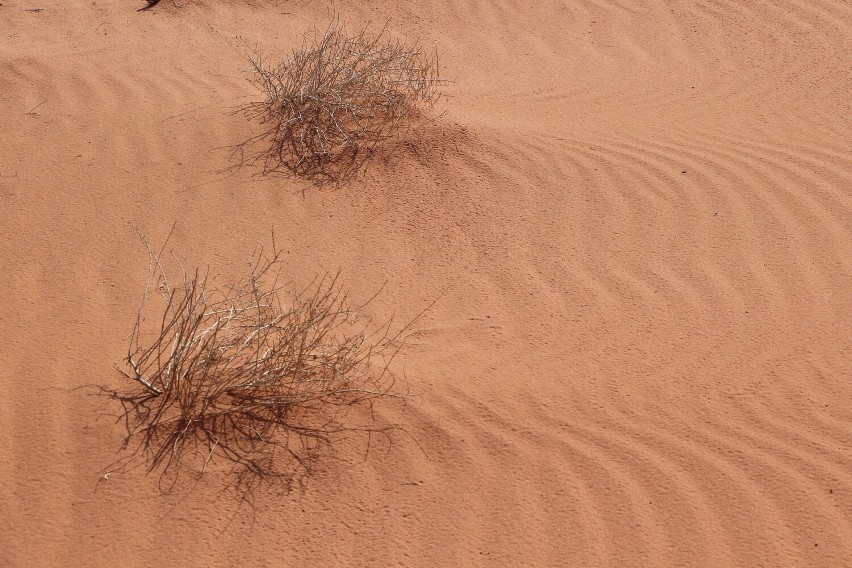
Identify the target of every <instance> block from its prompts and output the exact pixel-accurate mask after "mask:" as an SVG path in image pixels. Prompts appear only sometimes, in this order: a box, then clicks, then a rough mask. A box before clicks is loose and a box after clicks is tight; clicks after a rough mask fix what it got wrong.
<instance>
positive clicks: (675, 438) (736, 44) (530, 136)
mask: <svg viewBox="0 0 852 568" xmlns="http://www.w3.org/2000/svg"><path fill="white" fill-rule="evenodd" d="M136 4H142V3H141V2H138V3H136ZM344 4H345V5H344ZM135 7H139V6H136V5H135V4H134V3H133V2H118V1H98V2H91V3H89V2H86V3H75V2H67V3H58V2H46V1H39V0H32V1H26V2H24V1H20V0H4V1H3V2H2V4H0V133H2V134H0V156H2V160H0V232H2V239H0V259H2V264H3V271H2V277H0V293H1V294H2V316H0V397H2V404H0V479H2V480H3V481H2V483H0V565H2V566H16V567H17V566H60V565H65V566H113V565H121V566H154V565H169V566H232V565H241V566H332V565H348V566H393V565H400V566H437V565H441V566H476V565H479V566H526V565H528V566H844V565H852V381H850V378H852V345H850V334H849V321H850V320H852V294H850V290H852V153H850V148H852V108H850V106H852V105H850V101H852V97H850V93H852V72H850V71H852V50H850V46H852V4H850V3H849V2H844V1H842V0H813V1H804V0H777V1H773V2H769V1H766V0H752V1H748V2H736V1H733V0H689V1H676V0H636V1H634V2H627V1H616V0H578V1H564V2H562V1H556V0H544V1H541V2H523V1H521V0H493V1H473V0H461V1H454V2H449V1H446V0H417V1H414V2H404V3H394V2H388V1H380V2H346V3H337V8H338V9H340V10H341V14H340V15H341V18H342V19H343V20H344V21H346V22H348V23H350V24H351V25H359V24H363V23H366V22H369V21H372V22H383V21H385V20H389V22H390V23H389V30H390V31H391V32H392V33H394V34H399V35H401V36H404V37H409V38H412V39H413V38H420V39H421V41H422V42H423V43H424V44H425V45H428V46H434V47H435V48H436V49H438V51H439V53H440V55H441V61H442V65H443V69H444V74H445V76H446V77H447V78H451V79H453V80H455V83H454V84H453V85H451V86H450V88H449V94H450V95H451V97H450V98H448V100H446V101H445V102H444V103H443V107H442V108H445V109H446V110H447V113H446V114H445V115H444V116H443V117H442V118H441V119H439V121H438V122H437V124H436V125H435V126H434V127H433V128H431V129H430V130H429V131H428V132H427V134H425V135H424V136H423V137H422V138H420V139H418V140H416V141H413V142H412V143H411V144H409V145H407V146H406V147H404V148H403V150H402V151H401V152H400V154H399V156H398V157H397V159H396V161H395V162H393V163H391V164H388V165H382V164H376V165H375V166H374V167H373V168H371V169H370V170H369V172H368V175H367V176H366V178H365V179H364V180H361V181H359V182H357V183H354V184H352V185H348V186H345V187H343V188H341V189H339V190H335V191H326V190H323V191H315V190H312V189H311V188H310V186H307V185H306V184H304V183H302V182H299V181H298V180H293V179H287V178H274V179H272V178H267V179H262V178H258V177H256V176H254V175H253V172H252V171H251V169H250V168H244V169H242V170H239V171H237V172H235V173H233V172H231V173H227V172H224V171H223V170H224V169H225V168H226V167H227V166H228V165H229V163H231V162H229V155H228V152H227V151H226V150H225V149H223V148H224V147H226V146H228V145H231V144H236V143H239V142H241V141H243V140H244V139H246V138H247V137H248V136H250V135H251V133H252V131H253V130H252V129H253V128H255V127H253V126H252V125H250V124H248V123H247V122H246V121H245V120H244V119H243V118H242V117H241V116H239V115H234V114H232V112H231V111H232V110H233V109H234V108H235V107H237V106H239V105H240V104H243V103H244V102H246V101H248V100H251V98H252V97H255V96H257V93H256V92H255V91H254V90H253V88H252V87H251V85H250V84H249V83H248V82H247V81H246V78H245V75H244V74H243V70H245V69H246V68H247V67H248V66H247V64H246V61H245V60H244V59H243V58H242V57H241V55H240V53H239V50H238V49H234V46H239V45H240V41H241V38H242V39H244V40H245V41H247V42H250V43H252V44H254V43H256V44H257V45H258V46H259V47H261V48H262V49H265V50H266V51H267V52H268V53H270V55H272V56H282V55H283V54H285V53H286V52H287V50H288V49H290V48H292V47H294V46H296V45H298V44H299V42H300V38H301V34H302V33H303V32H305V31H306V30H309V29H311V28H312V27H313V26H315V25H322V24H323V23H324V22H326V21H327V20H328V10H329V9H330V4H326V3H324V2H269V3H265V2H260V1H255V2H238V1H236V0H228V1H222V2H218V1H217V2H214V1H212V0H210V1H205V2H200V1H199V2H187V3H186V5H185V6H184V7H183V8H181V9H177V8H175V7H174V6H173V4H172V3H171V2H169V1H167V0H164V1H163V2H160V4H159V5H158V6H157V7H156V8H154V9H153V10H150V11H148V12H143V13H137V12H135V10H134V8H135ZM34 9H40V11H34ZM305 188H307V189H308V191H306V192H305V193H304V194H302V192H301V190H302V189H305ZM127 221H130V222H131V223H134V224H136V225H137V226H139V228H140V229H141V230H142V231H144V232H145V233H146V234H147V235H149V237H150V238H151V239H152V240H153V241H155V242H159V241H161V240H162V239H163V238H165V235H166V234H167V233H168V231H169V228H170V227H171V226H172V224H174V223H175V222H177V226H176V230H175V233H174V236H173V240H172V244H173V246H174V248H175V250H177V251H179V252H181V253H182V254H183V255H184V256H185V258H186V259H188V261H189V262H193V263H206V262H210V263H213V264H214V265H216V266H217V267H218V269H221V270H222V271H223V272H229V271H236V270H238V269H239V263H240V262H242V259H244V258H245V256H246V255H247V254H249V253H250V252H251V250H253V249H254V247H255V246H256V245H258V244H264V243H266V242H267V240H268V235H269V231H270V230H272V229H274V230H275V233H276V238H277V239H278V242H279V243H283V247H284V249H285V250H286V251H287V252H286V255H285V257H286V259H287V261H288V263H289V264H290V266H292V271H293V277H294V279H296V280H297V281H304V280H305V279H307V278H309V277H310V276H311V275H312V274H314V273H315V272H316V271H318V270H322V269H324V268H325V269H331V270H335V269H337V268H338V267H340V269H341V270H342V277H343V279H344V281H345V282H346V284H347V286H348V287H349V288H351V289H352V290H353V293H354V294H355V295H356V296H358V297H362V298H366V297H368V296H369V295H370V294H371V293H372V292H373V291H375V290H376V289H377V288H378V287H379V286H381V284H382V283H383V282H387V285H386V287H385V291H384V293H383V294H382V296H380V298H379V299H378V300H377V301H376V302H375V303H374V304H372V306H371V309H372V310H373V311H374V314H375V315H376V316H377V317H385V316H388V315H390V314H391V313H394V312H395V313H397V314H398V315H399V317H400V318H402V319H405V318H406V317H412V316H414V315H415V314H416V313H417V312H418V311H419V310H420V309H422V308H423V307H424V306H426V305H428V304H429V303H430V302H431V301H432V300H434V299H435V298H437V297H439V296H440V300H439V301H438V302H437V303H436V305H435V306H434V307H433V308H432V309H431V310H430V311H429V312H428V313H427V314H426V316H425V317H424V319H423V320H422V321H421V322H420V324H419V331H418V332H417V333H416V334H415V335H414V336H413V337H412V338H411V340H410V342H409V344H408V346H407V347H406V348H405V350H404V352H403V353H402V354H401V361H404V363H405V372H406V374H407V376H408V380H409V383H410V385H411V388H412V390H413V391H415V392H416V393H417V394H418V396H417V397H415V398H414V399H413V400H412V402H411V403H410V405H409V407H408V409H407V410H406V411H405V412H404V413H402V414H394V412H393V410H392V409H388V410H387V412H388V413H389V415H388V416H387V419H388V420H393V421H395V422H397V423H400V424H402V425H403V426H405V427H406V429H407V430H408V431H409V432H410V434H411V435H412V437H413V438H414V439H416V440H417V443H419V445H420V446H421V447H422V451H421V450H420V448H418V446H417V444H415V443H413V442H411V441H410V440H409V439H408V438H406V437H404V436H403V437H398V438H397V441H396V443H395V444H394V445H393V447H391V448H390V451H389V452H387V454H386V453H385V451H384V449H386V448H382V449H380V450H379V451H376V452H374V453H373V454H371V455H370V456H369V459H367V460H366V461H364V462H360V461H358V460H357V459H356V460H354V461H353V460H349V461H346V462H344V463H347V464H349V465H346V466H343V465H339V464H338V462H329V463H327V464H326V467H325V468H324V470H323V472H321V473H320V474H318V475H317V476H315V477H313V478H311V479H309V480H307V484H306V486H305V489H304V492H295V493H293V494H291V495H289V496H280V495H279V496H276V495H267V494H262V495H261V494H259V495H257V498H256V499H255V501H254V505H253V507H248V506H243V507H242V508H240V509H236V505H233V504H232V503H230V502H229V501H228V500H227V498H221V497H220V496H219V493H218V491H219V489H218V488H220V485H221V484H222V483H224V482H225V481H226V480H224V479H221V478H217V477H216V475H215V474H211V475H210V476H209V478H207V481H206V482H205V483H204V484H202V486H200V487H198V488H196V490H195V491H193V492H192V493H189V494H185V495H161V494H160V493H159V492H158V490H157V487H156V480H155V479H154V478H152V477H145V476H143V475H142V474H141V472H138V471H135V472H131V473H128V474H126V475H113V476H111V477H110V479H109V480H107V481H102V482H100V483H98V478H99V474H100V472H101V469H102V468H103V467H105V466H106V465H107V464H108V463H110V462H111V461H112V460H113V459H114V458H115V457H116V453H115V451H116V448H117V446H118V443H119V441H120V437H121V430H120V428H118V427H114V426H113V425H112V424H111V422H110V420H108V419H104V418H100V419H99V418H98V417H99V415H100V414H101V413H103V412H104V411H105V410H109V407H108V405H107V404H106V402H105V401H102V400H98V399H96V398H92V397H88V396H85V395H83V394H81V393H80V392H79V391H70V390H69V389H74V388H76V387H80V386H82V385H85V384H91V383H97V384H106V385H113V386H116V385H118V384H120V381H119V377H118V376H117V374H116V372H115V370H114V369H113V367H112V364H113V362H114V361H117V360H119V359H120V358H121V357H122V356H123V353H124V349H125V347H126V344H125V337H126V335H127V333H129V331H130V328H131V325H132V321H133V317H134V310H135V307H136V304H137V302H138V297H139V293H140V292H141V285H142V283H143V281H144V275H145V257H144V251H143V250H142V249H141V247H140V246H139V244H138V241H137V240H136V238H135V235H134V233H133V231H132V230H131V229H130V228H129V227H128V224H127ZM341 451H342V452H344V453H345V452H346V451H349V450H346V449H342V450H341ZM353 451H354V450H353ZM353 455H354V454H353ZM343 457H346V456H343ZM217 487H218V488H217Z"/></svg>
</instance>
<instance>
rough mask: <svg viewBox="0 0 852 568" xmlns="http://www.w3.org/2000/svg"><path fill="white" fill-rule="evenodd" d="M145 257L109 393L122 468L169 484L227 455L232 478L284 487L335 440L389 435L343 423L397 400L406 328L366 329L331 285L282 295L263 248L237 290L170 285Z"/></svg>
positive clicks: (160, 266)
mask: <svg viewBox="0 0 852 568" xmlns="http://www.w3.org/2000/svg"><path fill="white" fill-rule="evenodd" d="M149 254H150V261H151V262H150V266H149V279H148V284H147V285H146V288H145V294H144V296H143V301H142V304H141V306H140V309H139V312H138V315H137V318H136V323H135V325H134V328H133V331H132V334H131V336H130V344H129V347H128V352H127V355H126V357H125V359H124V362H123V364H122V365H120V366H118V368H119V370H120V371H121V373H122V374H123V375H124V376H125V377H126V378H127V379H129V381H130V387H129V388H128V389H126V390H123V391H110V395H111V396H112V397H114V398H116V399H118V400H119V401H120V402H121V404H122V409H123V412H122V414H121V418H122V419H123V422H124V424H125V426H126V428H127V436H126V438H125V442H124V445H125V447H128V446H130V447H131V450H132V451H131V455H130V458H128V459H127V460H126V461H125V462H123V467H125V468H126V467H128V464H133V463H135V465H134V467H135V466H137V465H141V464H145V465H146V466H147V468H148V471H149V472H151V471H159V472H160V473H161V474H162V477H161V480H162V479H168V480H171V482H173V480H174V479H175V478H176V475H177V474H178V472H179V470H180V469H181V467H182V466H183V465H188V466H189V468H190V470H191V471H194V472H195V473H203V472H204V470H205V468H207V467H208V465H209V464H210V462H211V460H216V459H217V458H224V461H225V463H226V464H230V465H232V466H236V468H235V469H236V470H237V471H238V474H239V476H240V478H241V479H244V477H243V476H246V475H247V476H248V478H252V479H256V478H263V479H267V480H268V479H272V478H277V479H283V480H285V481H287V482H289V481H291V480H292V478H293V476H294V475H295V474H297V473H298V472H299V471H301V472H303V473H304V472H307V471H309V470H310V466H311V464H312V463H313V461H314V460H315V459H316V457H317V456H318V455H319V453H320V451H321V450H323V449H327V448H328V445H329V444H331V443H332V442H333V441H334V440H335V439H336V437H338V436H345V435H347V434H352V433H353V432H357V433H360V434H362V435H366V436H367V443H369V436H371V435H373V434H375V433H377V432H384V433H387V429H386V428H381V427H378V426H376V425H375V423H374V422H372V421H371V420H367V421H366V422H365V421H355V422H354V423H348V422H347V414H349V413H350V411H351V410H352V409H353V408H358V407H360V410H359V411H358V412H360V413H361V415H362V416H369V413H370V412H371V411H372V408H371V405H372V402H373V401H374V400H375V399H377V398H382V397H401V396H402V394H400V393H399V391H396V390H394V388H395V387H394V384H395V378H394V376H393V374H391V373H390V372H389V370H388V365H389V363H390V361H391V360H392V359H393V357H394V356H395V355H396V353H397V352H398V350H399V348H400V346H401V334H402V333H403V331H404V329H405V328H403V330H402V331H399V332H396V333H393V334H391V333H390V331H389V330H390V327H391V324H390V322H388V323H386V324H384V325H374V324H373V323H372V322H371V321H370V320H369V319H368V318H365V316H363V315H362V313H361V310H362V309H363V306H360V307H352V306H351V305H350V303H349V301H348V300H347V295H346V293H345V292H344V291H343V290H342V288H341V286H340V285H339V282H338V278H337V276H333V275H328V276H324V277H318V278H317V279H316V280H315V281H314V282H313V283H311V284H310V285H309V286H307V287H304V288H302V289H301V290H299V291H297V292H293V293H287V292H285V290H284V284H283V283H282V282H281V262H280V255H279V253H278V252H277V251H273V253H272V254H271V255H268V256H267V255H264V254H263V253H262V251H261V252H260V253H259V254H255V255H253V257H252V259H250V260H249V263H248V271H247V275H246V277H245V278H244V279H242V280H239V281H237V282H234V283H228V284H217V283H216V282H215V279H214V278H213V277H212V276H211V275H210V273H209V271H200V270H194V271H186V270H184V269H183V268H182V267H181V268H180V269H179V270H178V273H179V279H178V281H176V282H172V281H170V279H169V278H168V277H167V274H166V269H165V268H164V263H165V260H164V259H163V258H162V254H154V253H153V252H151V249H150V248H149ZM171 260H172V262H177V259H176V257H173V258H172V259H171ZM288 287H289V286H288ZM190 461H191V462H193V463H192V464H189V463H186V462H190ZM219 461H222V460H219Z"/></svg>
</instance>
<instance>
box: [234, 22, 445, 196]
mask: <svg viewBox="0 0 852 568" xmlns="http://www.w3.org/2000/svg"><path fill="white" fill-rule="evenodd" d="M250 60H251V63H252V66H253V68H254V78H253V82H254V83H255V84H256V85H257V86H258V87H259V88H260V89H261V90H262V91H263V92H264V94H265V95H266V97H265V99H264V100H263V101H260V102H256V103H253V104H250V105H248V106H246V107H244V108H243V109H242V110H243V112H245V113H246V115H247V116H248V117H249V118H250V119H252V120H255V121H258V122H259V123H260V124H262V126H263V130H262V132H261V133H260V134H258V135H257V136H255V137H253V138H252V139H250V140H249V141H247V142H246V143H244V144H241V145H239V146H238V147H237V149H238V150H239V152H240V156H241V157H242V160H241V163H244V162H246V161H248V162H259V163H261V164H262V166H263V173H265V174H266V173H271V172H275V171H280V170H285V171H289V172H292V173H293V174H295V175H299V176H303V177H306V178H309V179H312V180H314V181H317V182H320V183H321V182H327V181H331V182H339V181H341V180H343V179H346V178H348V177H350V176H351V175H353V174H354V173H356V172H357V171H358V169H359V168H360V167H361V166H362V165H363V163H364V161H365V160H366V159H367V158H369V157H370V155H372V154H373V152H374V151H375V150H376V149H377V148H378V147H379V145H381V144H382V143H383V142H386V141H388V140H390V139H392V138H394V137H395V136H397V135H398V134H399V132H400V130H402V129H406V128H409V127H410V126H411V125H413V124H415V123H416V122H417V119H418V118H419V117H421V116H423V114H424V111H427V110H429V109H431V108H432V107H433V105H434V104H435V102H436V101H437V100H438V98H439V96H440V95H439V86H440V85H441V84H442V83H443V82H442V81H441V79H440V78H439V73H438V58H437V56H429V55H427V54H426V53H425V52H424V51H423V49H422V48H421V47H420V46H419V45H418V44H406V43H404V42H402V41H399V40H393V39H389V38H387V37H385V33H384V30H382V31H381V32H379V33H377V34H372V33H370V32H369V31H368V30H367V29H363V30H361V31H360V32H359V33H357V34H355V35H351V36H350V35H348V34H347V32H346V29H345V28H344V27H343V25H341V24H340V23H339V22H338V21H334V22H332V24H331V25H330V26H329V27H328V29H327V30H326V31H325V33H323V34H322V35H320V34H318V33H316V32H315V33H314V34H313V36H309V37H306V39H305V41H304V44H303V46H302V47H301V48H300V49H297V50H295V51H294V52H293V53H292V54H291V55H290V56H289V57H288V58H287V59H286V60H285V61H284V62H282V63H280V64H279V65H270V64H269V63H268V62H267V61H265V60H264V59H263V57H262V56H261V55H259V54H258V53H257V51H256V50H255V51H253V52H252V55H251V56H250ZM258 144H259V145H260V147H261V148H262V150H261V151H260V152H254V153H252V151H251V150H250V148H254V147H256V146H257V145H258Z"/></svg>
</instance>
